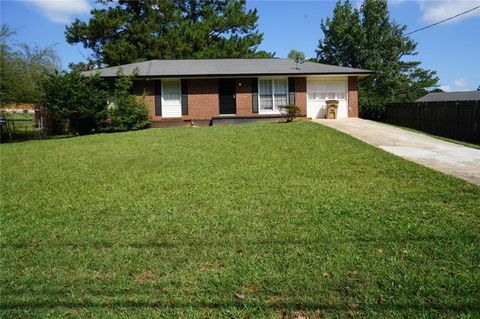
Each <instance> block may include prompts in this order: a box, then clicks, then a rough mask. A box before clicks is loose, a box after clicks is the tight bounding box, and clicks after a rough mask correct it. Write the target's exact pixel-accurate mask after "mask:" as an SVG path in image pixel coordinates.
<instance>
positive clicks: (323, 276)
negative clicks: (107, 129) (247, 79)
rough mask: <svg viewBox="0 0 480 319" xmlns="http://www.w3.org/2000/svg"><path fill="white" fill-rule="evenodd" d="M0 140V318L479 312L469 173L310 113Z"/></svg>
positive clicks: (477, 240) (479, 194)
mask: <svg viewBox="0 0 480 319" xmlns="http://www.w3.org/2000/svg"><path fill="white" fill-rule="evenodd" d="M0 151H1V165H2V169H1V187H2V213H1V217H0V218H1V220H0V222H1V225H0V230H1V242H0V248H1V251H2V258H1V259H2V274H1V283H0V284H1V287H2V290H1V294H2V295H1V299H2V302H1V304H0V307H1V309H2V312H3V314H4V316H5V317H19V318H20V317H26V316H28V317H39V318H40V317H46V316H50V317H63V316H71V317H87V316H94V317H110V318H120V317H122V318H129V317H144V318H151V317H159V318H163V317H165V318H168V317H172V316H173V317H188V318H197V317H234V318H243V317H245V318H251V317H255V318H257V317H260V318H262V317H266V318H281V317H282V316H284V317H286V318H288V317H295V316H298V315H299V314H302V315H308V316H311V317H314V318H315V317H322V318H323V317H327V318H328V317H333V316H337V315H338V316H340V317H345V316H349V315H352V316H358V317H372V316H376V317H378V316H387V317H402V316H410V317H419V316H427V317H432V316H433V317H437V316H439V317H440V316H445V317H455V316H458V315H461V314H465V317H466V318H468V317H469V316H470V317H476V316H478V315H479V314H480V307H479V297H478V296H480V271H479V270H478V268H479V267H478V266H479V265H480V248H479V247H480V235H479V233H478V229H480V213H479V211H478V210H479V209H478V208H479V207H480V188H479V187H476V186H474V185H471V184H468V183H466V182H463V181H461V180H458V179H455V178H453V177H449V176H446V175H442V174H440V173H437V172H434V171H431V170H429V169H427V168H424V167H421V166H418V165H416V164H413V163H410V162H407V161H404V160H402V159H400V158H397V157H394V156H392V155H390V154H387V153H385V152H383V151H381V150H378V149H375V148H373V147H371V146H368V145H366V144H364V143H362V142H360V141H357V140H355V139H352V138H351V137H349V136H347V135H344V134H342V133H339V132H337V131H334V130H331V129H328V128H325V127H323V126H321V125H318V124H314V123H293V124H263V125H245V126H230V127H209V128H201V129H194V128H172V129H152V130H146V131H141V132H130V133H120V134H108V135H97V136H87V137H80V138H73V139H67V140H46V141H32V142H27V143H21V144H11V145H2V146H1V148H0ZM236 294H237V296H236ZM239 296H240V297H239ZM242 297H244V298H242Z"/></svg>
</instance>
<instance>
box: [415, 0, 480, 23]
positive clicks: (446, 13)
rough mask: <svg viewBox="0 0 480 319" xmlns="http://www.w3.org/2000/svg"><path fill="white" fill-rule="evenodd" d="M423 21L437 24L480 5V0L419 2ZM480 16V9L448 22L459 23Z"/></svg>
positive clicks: (422, 0)
mask: <svg viewBox="0 0 480 319" xmlns="http://www.w3.org/2000/svg"><path fill="white" fill-rule="evenodd" d="M419 5H420V11H421V12H422V20H423V21H425V22H429V23H435V22H438V21H441V20H443V19H447V18H450V17H452V16H454V15H457V14H459V13H462V12H465V11H467V10H470V9H472V8H474V7H476V6H479V5H480V0H437V1H428V0H419ZM475 16H480V9H476V10H474V11H471V12H469V13H467V14H464V15H461V16H459V17H457V18H455V19H452V20H449V21H448V22H458V21H461V20H463V19H466V18H471V17H475Z"/></svg>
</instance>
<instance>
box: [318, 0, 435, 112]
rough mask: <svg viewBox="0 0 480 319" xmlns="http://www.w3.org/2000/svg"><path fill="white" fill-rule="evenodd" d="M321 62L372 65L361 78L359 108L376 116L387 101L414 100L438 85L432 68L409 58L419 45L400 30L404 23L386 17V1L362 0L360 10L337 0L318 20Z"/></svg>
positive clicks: (364, 66) (349, 65) (402, 29)
mask: <svg viewBox="0 0 480 319" xmlns="http://www.w3.org/2000/svg"><path fill="white" fill-rule="evenodd" d="M321 29H322V31H323V33H324V38H323V39H321V40H320V41H319V45H318V49H317V58H318V61H319V62H322V63H328V64H338V65H342V66H348V67H356V68H363V69H370V70H373V71H375V73H374V74H372V75H370V76H369V77H367V78H365V79H363V80H362V81H360V85H359V89H360V101H359V104H360V112H361V114H362V115H363V116H370V117H377V116H379V115H380V114H381V113H382V112H383V109H384V107H385V104H387V103H389V102H401V101H413V100H415V99H417V98H418V97H420V96H422V95H424V94H425V93H427V92H428V89H430V88H432V87H436V85H437V82H438V78H437V77H436V76H435V74H436V72H435V71H430V70H425V69H422V68H421V67H420V62H419V61H410V60H408V58H409V57H411V56H414V55H416V54H417V52H416V46H417V44H416V43H415V42H414V41H413V40H412V39H410V38H409V37H408V36H406V35H405V34H404V32H405V29H406V26H404V25H399V24H397V23H395V22H394V21H392V20H391V19H390V15H389V12H388V5H387V1H386V0H365V1H364V2H363V4H362V6H361V8H360V10H357V9H352V6H351V4H350V2H349V1H348V0H347V1H345V2H343V3H342V2H341V1H337V4H336V7H335V9H334V13H333V17H332V19H327V20H326V22H323V21H322V23H321Z"/></svg>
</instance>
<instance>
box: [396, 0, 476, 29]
mask: <svg viewBox="0 0 480 319" xmlns="http://www.w3.org/2000/svg"><path fill="white" fill-rule="evenodd" d="M478 8H480V6H476V7H475V8H472V9H470V10H467V11H464V12H462V13H459V14H457V15H454V16H453V17H450V18H446V19H443V20H442V21H438V22H436V23H434V24H430V25H427V26H426V27H423V28H420V29H417V30H414V31H412V32H408V33H405V35H409V34H412V33H415V32H418V31H422V30H425V29H428V28H431V27H433V26H436V25H437V24H440V23H443V22H446V21H448V20H452V19H455V18H456V17H459V16H461V15H464V14H467V13H469V12H472V11H473V10H477V9H478Z"/></svg>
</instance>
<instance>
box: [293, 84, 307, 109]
mask: <svg viewBox="0 0 480 319" xmlns="http://www.w3.org/2000/svg"><path fill="white" fill-rule="evenodd" d="M295 104H296V105H297V106H298V108H299V109H300V114H302V115H306V114H307V78H295Z"/></svg>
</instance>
